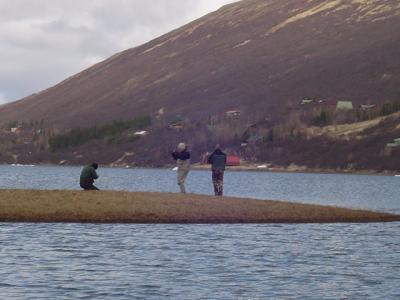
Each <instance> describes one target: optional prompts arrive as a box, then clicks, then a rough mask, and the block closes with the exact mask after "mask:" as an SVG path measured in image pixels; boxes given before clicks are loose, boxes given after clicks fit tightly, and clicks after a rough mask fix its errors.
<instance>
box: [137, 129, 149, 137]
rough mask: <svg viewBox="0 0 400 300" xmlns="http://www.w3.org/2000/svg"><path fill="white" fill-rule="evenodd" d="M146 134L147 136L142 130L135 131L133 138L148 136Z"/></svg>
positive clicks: (146, 132)
mask: <svg viewBox="0 0 400 300" xmlns="http://www.w3.org/2000/svg"><path fill="white" fill-rule="evenodd" d="M148 134H149V132H148V131H146V130H142V131H136V132H135V133H134V134H133V135H134V136H145V135H148Z"/></svg>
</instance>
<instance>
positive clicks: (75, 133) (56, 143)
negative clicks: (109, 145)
mask: <svg viewBox="0 0 400 300" xmlns="http://www.w3.org/2000/svg"><path fill="white" fill-rule="evenodd" d="M150 125H151V118H150V117H149V116H145V117H140V118H136V119H133V120H130V121H114V122H113V123H111V124H106V125H102V126H99V127H97V126H94V127H89V128H74V129H71V130H70V131H69V132H67V133H63V134H59V135H55V136H52V137H50V138H49V148H50V151H53V152H54V151H57V150H60V149H65V148H69V147H75V146H79V145H83V144H85V143H87V142H89V141H90V140H94V139H104V138H107V140H108V141H113V140H115V138H116V137H117V136H119V135H121V133H122V132H124V131H125V130H127V129H134V130H135V129H137V130H138V129H143V128H146V127H148V126H150Z"/></svg>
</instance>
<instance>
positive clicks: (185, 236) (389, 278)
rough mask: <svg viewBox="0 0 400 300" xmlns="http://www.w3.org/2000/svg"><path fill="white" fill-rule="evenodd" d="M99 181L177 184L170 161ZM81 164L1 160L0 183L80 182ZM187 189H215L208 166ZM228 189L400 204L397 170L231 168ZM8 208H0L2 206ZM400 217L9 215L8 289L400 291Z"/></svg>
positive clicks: (3, 236)
mask: <svg viewBox="0 0 400 300" xmlns="http://www.w3.org/2000/svg"><path fill="white" fill-rule="evenodd" d="M98 171H99V175H100V179H99V180H98V181H97V186H98V187H100V188H102V189H113V190H129V191H160V192H176V191H177V190H178V187H177V185H176V183H175V176H176V173H175V172H173V171H170V170H147V169H106V168H100V169H99V170H98ZM79 173H80V168H77V167H12V166H0V188H29V189H32V188H33V189H78V177H79ZM187 186H188V190H189V191H190V192H193V193H201V194H211V193H212V187H211V183H210V174H209V172H207V171H192V172H191V173H190V175H189V177H188V182H187ZM225 191H226V195H229V196H241V197H251V198H258V199H276V200H289V201H295V202H306V203H319V204H328V205H338V206H344V207H352V208H365V209H373V210H380V211H386V212H392V213H400V197H399V191H400V178H399V177H386V176H360V175H336V174H300V173H296V174H291V173H268V172H265V173H264V172H227V173H226V176H225ZM0 209H1V207H0ZM399 231H400V223H399V222H396V223H388V224H301V225H287V224H285V225H268V224H266V225H254V224H251V225H246V224H245V225H137V224H132V225H130V224H104V225H94V224H24V223H21V224H19V223H14V224H8V223H0V243H1V248H0V263H1V268H0V278H1V279H0V299H400V284H399V283H400V237H399Z"/></svg>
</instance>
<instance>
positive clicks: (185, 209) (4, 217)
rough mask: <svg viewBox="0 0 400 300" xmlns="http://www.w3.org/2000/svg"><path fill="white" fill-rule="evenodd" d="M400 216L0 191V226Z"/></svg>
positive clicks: (252, 203)
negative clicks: (30, 223)
mask: <svg viewBox="0 0 400 300" xmlns="http://www.w3.org/2000/svg"><path fill="white" fill-rule="evenodd" d="M393 221H400V215H391V214H385V213H380V212H370V211H364V210H351V209H345V208H338V207H330V206H320V205H310V204H297V203H290V202H283V201H270V200H254V199H241V198H229V197H219V198H218V197H211V196H201V195H194V194H187V195H182V194H173V193H143V192H116V191H100V192H84V191H39V190H0V222H76V223H187V224H189V223H194V224H196V223H197V224H198V223H338V222H357V223H364V222H393Z"/></svg>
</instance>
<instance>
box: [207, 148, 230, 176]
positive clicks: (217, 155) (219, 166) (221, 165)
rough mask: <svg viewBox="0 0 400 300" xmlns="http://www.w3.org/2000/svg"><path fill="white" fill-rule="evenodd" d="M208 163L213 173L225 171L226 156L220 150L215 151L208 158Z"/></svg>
mask: <svg viewBox="0 0 400 300" xmlns="http://www.w3.org/2000/svg"><path fill="white" fill-rule="evenodd" d="M208 163H209V164H211V169H212V170H213V171H225V165H226V154H225V153H224V152H222V151H221V149H216V150H215V151H214V152H213V153H212V154H211V155H210V157H209V158H208Z"/></svg>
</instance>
